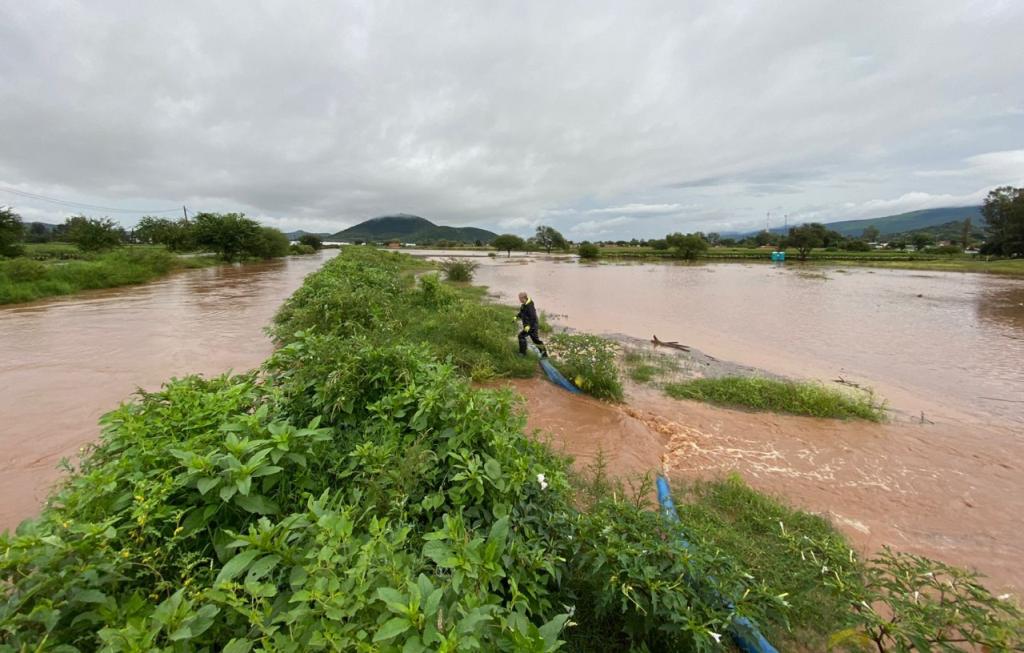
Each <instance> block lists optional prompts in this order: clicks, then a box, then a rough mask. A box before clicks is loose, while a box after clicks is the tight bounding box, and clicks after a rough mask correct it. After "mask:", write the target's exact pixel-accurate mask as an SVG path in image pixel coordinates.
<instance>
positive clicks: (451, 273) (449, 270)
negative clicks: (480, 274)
mask: <svg viewBox="0 0 1024 653" xmlns="http://www.w3.org/2000/svg"><path fill="white" fill-rule="evenodd" d="M440 265H441V269H442V270H444V276H445V279H447V280H448V281H472V280H473V273H474V272H476V269H477V267H479V266H478V265H477V264H476V263H474V262H473V261H467V260H465V259H457V258H448V259H445V260H444V261H441V263H440Z"/></svg>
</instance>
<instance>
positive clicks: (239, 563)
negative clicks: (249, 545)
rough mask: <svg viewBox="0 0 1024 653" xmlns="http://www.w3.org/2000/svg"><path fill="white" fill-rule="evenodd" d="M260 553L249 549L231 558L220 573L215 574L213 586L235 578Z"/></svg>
mask: <svg viewBox="0 0 1024 653" xmlns="http://www.w3.org/2000/svg"><path fill="white" fill-rule="evenodd" d="M261 553H262V552H261V551H259V550H257V549H249V550H248V551H243V552H242V553H239V554H238V555H236V556H235V557H234V558H231V560H228V562H227V564H226V565H224V567H223V568H222V569H221V570H220V573H219V574H217V579H216V580H215V581H214V582H213V584H214V585H219V584H220V583H223V582H225V581H229V580H231V579H233V578H234V577H235V576H237V575H238V574H240V573H242V572H243V571H245V568H246V567H248V566H249V565H250V564H251V563H252V561H253V560H255V559H256V556H258V555H260V554H261Z"/></svg>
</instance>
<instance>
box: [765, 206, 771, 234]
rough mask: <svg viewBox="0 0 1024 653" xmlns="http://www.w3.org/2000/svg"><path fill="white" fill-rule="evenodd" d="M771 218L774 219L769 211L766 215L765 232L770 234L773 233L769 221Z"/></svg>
mask: <svg viewBox="0 0 1024 653" xmlns="http://www.w3.org/2000/svg"><path fill="white" fill-rule="evenodd" d="M771 217H772V212H771V211H768V212H767V213H765V214H764V231H765V233H769V232H770V231H771V230H770V229H769V228H768V225H769V220H771Z"/></svg>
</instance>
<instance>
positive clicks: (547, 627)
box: [540, 614, 569, 647]
mask: <svg viewBox="0 0 1024 653" xmlns="http://www.w3.org/2000/svg"><path fill="white" fill-rule="evenodd" d="M567 621H569V615H568V614H560V615H557V616H555V618H554V619H552V620H551V621H549V622H547V623H546V624H544V625H543V626H541V627H540V636H541V637H543V638H544V643H545V644H547V645H548V646H549V647H551V646H554V645H555V643H557V642H558V634H559V633H561V632H562V628H564V627H565V622H567Z"/></svg>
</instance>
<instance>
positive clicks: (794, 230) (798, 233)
mask: <svg viewBox="0 0 1024 653" xmlns="http://www.w3.org/2000/svg"><path fill="white" fill-rule="evenodd" d="M820 226H821V225H814V224H804V225H800V226H799V227H790V229H789V235H788V236H787V237H786V242H785V246H786V247H795V248H796V251H797V255H798V256H799V258H800V260H801V261H806V260H807V256H808V255H809V254H810V253H811V250H812V249H814V248H815V247H821V246H822V245H823V244H824V239H823V237H822V233H821V232H822V231H823V230H822V229H818V228H817V227H820Z"/></svg>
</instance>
